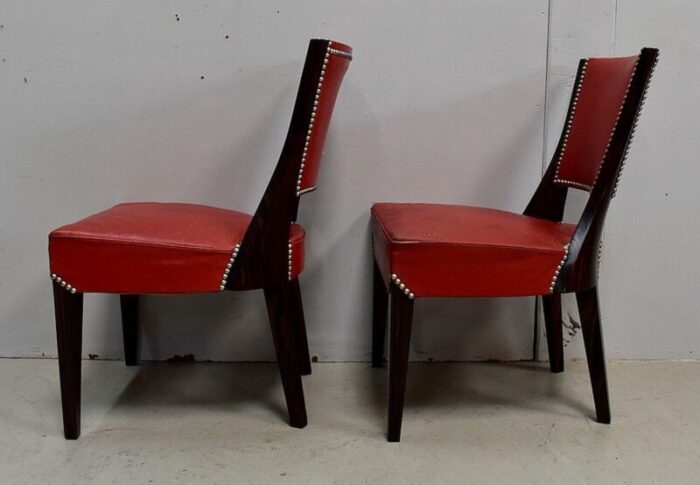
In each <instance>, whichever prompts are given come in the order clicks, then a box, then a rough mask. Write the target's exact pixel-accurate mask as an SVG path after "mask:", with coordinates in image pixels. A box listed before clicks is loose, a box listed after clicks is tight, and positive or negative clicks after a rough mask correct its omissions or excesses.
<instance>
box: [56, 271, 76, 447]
mask: <svg viewBox="0 0 700 485" xmlns="http://www.w3.org/2000/svg"><path fill="white" fill-rule="evenodd" d="M53 302H54V310H55V313H56V341H57V344H58V370H59V375H60V381H61V406H62V408H63V433H64V435H65V437H66V439H69V440H75V439H78V437H79V436H80V364H81V362H80V354H81V352H82V345H83V294H82V293H75V294H73V293H71V292H70V291H67V290H66V289H65V288H63V287H62V286H61V285H60V284H58V283H56V282H54V283H53Z"/></svg>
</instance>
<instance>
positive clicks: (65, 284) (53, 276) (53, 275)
mask: <svg viewBox="0 0 700 485" xmlns="http://www.w3.org/2000/svg"><path fill="white" fill-rule="evenodd" d="M51 279H52V280H54V281H55V282H56V283H58V284H59V285H61V288H65V289H66V291H70V292H71V293H72V294H74V295H75V294H76V293H77V292H78V289H77V288H76V287H75V286H73V285H70V284H68V282H67V281H66V280H64V279H62V278H61V277H60V276H57V275H56V273H51Z"/></svg>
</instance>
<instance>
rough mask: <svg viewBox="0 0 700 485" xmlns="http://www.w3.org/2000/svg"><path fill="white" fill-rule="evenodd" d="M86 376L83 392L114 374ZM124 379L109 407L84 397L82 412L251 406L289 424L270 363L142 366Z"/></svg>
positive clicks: (277, 378) (281, 395)
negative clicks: (119, 390) (123, 383)
mask: <svg viewBox="0 0 700 485" xmlns="http://www.w3.org/2000/svg"><path fill="white" fill-rule="evenodd" d="M132 369H134V368H133V367H132V368H128V370H129V371H131V370H132ZM85 377H86V379H85V382H84V385H85V389H86V390H87V389H90V388H91V387H92V386H95V387H94V388H99V387H100V385H99V382H104V379H105V378H110V377H113V376H112V375H109V376H107V375H104V373H103V372H101V371H100V370H96V371H91V372H89V375H86V376H85ZM126 379H128V382H127V383H126V385H125V386H124V387H123V389H122V390H121V392H119V394H118V395H117V397H116V399H114V400H112V401H111V402H110V403H104V402H99V401H101V399H99V398H98V399H97V402H96V401H94V400H92V399H90V398H91V396H89V395H86V396H85V398H86V399H84V400H83V406H84V410H85V411H86V413H91V414H92V413H94V412H95V411H96V410H99V409H101V410H102V411H104V410H105V409H107V408H109V411H108V412H110V413H112V412H115V411H120V410H121V411H129V412H131V411H133V412H138V409H139V408H144V409H148V410H149V411H151V410H152V409H154V408H156V409H157V408H163V409H165V410H173V409H188V410H189V411H191V412H193V413H197V412H204V411H206V410H211V409H212V408H213V409H215V410H225V411H227V412H230V413H232V414H235V413H236V412H238V411H240V410H242V409H244V408H248V407H249V406H248V404H250V408H256V409H260V408H261V407H262V408H263V409H265V410H266V411H268V412H269V414H270V416H271V418H270V419H271V420H279V422H280V423H281V424H284V423H286V421H287V409H286V406H285V403H284V395H283V393H282V389H281V386H280V384H279V370H278V368H277V366H276V365H275V364H274V363H236V364H230V363H209V362H194V363H189V362H188V363H168V362H153V363H149V362H145V363H142V364H140V365H139V366H138V368H137V369H136V371H135V373H133V374H132V375H131V377H125V380H126ZM90 381H94V382H90ZM91 401H92V402H91ZM105 404H106V405H105Z"/></svg>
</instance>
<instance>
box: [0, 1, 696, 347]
mask: <svg viewBox="0 0 700 485" xmlns="http://www.w3.org/2000/svg"><path fill="white" fill-rule="evenodd" d="M578 3H580V2H574V1H570V0H567V1H566V2H552V5H551V7H550V5H549V4H548V2H547V1H546V0H539V1H530V2H521V1H517V0H512V1H502V2H490V1H488V0H482V1H470V2H464V1H459V0H455V1H450V2H441V3H440V4H439V7H436V6H435V5H436V4H435V3H433V2H411V3H410V4H406V3H405V2H371V1H360V2H352V4H350V3H348V2H339V1H334V2H321V1H314V2H311V1H310V2H304V5H303V8H302V7H299V6H298V2H291V1H287V2H272V1H260V2H241V4H240V5H232V4H231V3H230V2H224V1H222V0H211V1H208V2H185V1H183V0H176V1H167V2H166V1H154V2H147V3H144V2H136V1H133V0H132V1H127V2H120V3H119V4H118V5H117V4H115V3H114V2H108V1H106V0H93V1H89V2H88V1H84V2H77V1H76V2H71V3H70V4H69V5H65V4H62V5H59V4H56V3H55V2H54V3H52V2H45V1H44V2H33V3H25V4H22V5H20V4H19V3H15V4H11V5H9V6H6V7H5V9H4V11H3V12H2V13H1V15H2V17H1V18H0V24H2V25H3V27H1V28H0V56H2V59H3V60H2V62H1V63H0V89H1V90H2V93H3V96H2V98H1V99H2V107H1V108H2V109H1V110H0V112H1V113H2V115H1V116H0V146H2V147H3V148H4V153H3V163H2V170H0V207H2V210H0V274H1V275H2V278H0V335H1V336H2V337H1V338H0V356H35V357H36V356H54V355H55V337H54V329H53V318H52V317H53V315H52V302H51V285H50V282H49V280H48V261H47V256H46V235H47V234H48V232H49V231H50V230H51V229H53V228H54V227H57V226H58V225H61V224H63V223H66V222H69V221H73V220H76V219H78V218H81V217H84V216H86V215H88V214H90V213H93V212H95V211H98V210H101V209H104V208H107V207H109V206H111V205H113V204H115V203H118V202H120V201H127V200H158V201H168V200H177V201H187V202H196V203H205V204H212V205H219V206H224V207H231V208H237V209H240V210H247V211H252V210H254V208H255V206H256V204H257V202H258V200H259V197H260V195H261V193H262V190H263V189H264V186H265V184H266V182H267V180H268V177H269V176H270V173H271V171H272V168H273V166H274V163H275V162H276V159H277V156H278V154H279V149H280V147H281V144H282V141H283V139H284V136H285V131H286V128H287V125H288V122H289V116H290V114H291V109H292V104H293V100H294V96H295V92H296V87H297V83H298V78H299V74H300V69H301V62H302V60H303V55H304V52H305V49H306V43H307V41H308V38H310V37H312V36H316V37H332V38H335V39H337V40H340V41H343V42H347V43H349V44H350V45H352V46H353V47H354V48H355V53H356V56H355V60H354V61H353V63H352V65H351V67H350V70H349V72H348V75H347V77H346V82H345V84H344V86H343V89H342V90H341V94H340V97H339V101H338V104H337V107H336V116H335V118H334V120H333V125H332V129H331V133H330V136H329V141H328V144H327V148H326V152H325V157H324V165H323V170H322V173H321V186H320V188H319V190H318V191H317V192H315V193H313V194H311V195H308V196H306V197H305V198H304V199H303V200H302V207H301V213H300V220H301V221H302V223H304V225H305V226H306V227H307V234H308V246H307V249H308V263H307V269H306V272H305V273H304V275H302V277H301V283H302V287H303V294H304V298H305V305H306V314H307V324H308V327H309V328H308V330H309V338H310V345H311V351H312V354H314V355H317V356H318V357H319V359H320V360H364V359H367V358H368V356H369V328H370V305H371V295H370V283H371V273H370V261H371V259H370V246H369V225H368V221H369V216H368V208H369V206H370V204H371V203H372V202H373V201H379V200H389V201H401V200H423V201H434V202H451V203H467V204H478V205H488V206H493V207H499V208H504V209H509V210H514V211H520V210H522V208H523V207H524V206H525V204H526V203H527V200H528V199H529V196H530V194H531V193H532V191H533V190H534V187H535V186H536V184H537V181H538V179H539V177H540V175H541V171H542V163H543V159H547V160H548V157H549V156H550V155H551V152H552V150H553V145H554V143H555V142H556V140H555V138H556V136H558V133H559V131H560V127H561V120H562V119H563V115H564V107H565V104H566V101H567V99H568V95H569V92H570V89H571V80H572V77H571V76H573V74H574V73H575V66H576V62H577V59H578V58H579V57H582V56H587V55H609V54H613V53H619V54H622V53H632V52H635V51H637V50H638V48H639V47H640V46H641V45H646V44H649V45H655V46H658V47H660V48H661V49H662V59H661V65H660V67H659V71H658V74H657V76H656V78H655V80H654V87H653V89H652V91H651V93H650V99H649V102H648V103H647V106H646V108H645V113H644V119H643V121H642V123H641V125H640V128H639V132H638V136H637V145H636V146H635V148H634V149H633V151H632V154H631V156H630V160H629V162H628V165H629V168H628V169H627V170H626V171H625V178H624V180H623V184H622V187H621V190H620V194H619V196H618V197H617V198H616V199H615V203H614V205H613V210H612V211H611V214H610V219H609V220H610V223H609V225H608V227H609V229H608V231H607V232H606V243H605V256H604V260H605V267H604V269H603V273H602V276H601V278H602V281H601V285H602V287H603V288H604V294H603V305H604V318H605V319H606V324H608V325H607V327H606V337H607V343H608V352H609V354H610V356H611V357H616V358H638V357H649V358H684V357H689V356H690V357H692V354H691V352H693V351H695V352H697V351H698V350H699V349H698V347H699V344H698V342H700V330H698V329H697V328H693V327H695V325H693V323H694V320H693V312H694V311H696V310H697V309H698V304H697V299H693V298H692V297H691V295H690V293H689V290H683V288H690V287H691V284H692V280H691V278H692V265H691V264H689V260H688V258H689V257H690V251H691V248H692V247H693V244H692V241H693V239H695V240H697V231H693V230H692V229H690V230H688V229H686V230H685V231H684V233H683V234H681V235H677V234H674V233H673V232H672V231H671V227H672V226H678V225H680V224H682V223H684V222H685V221H686V220H688V219H689V218H690V217H689V216H692V211H693V210H694V209H695V208H697V207H698V201H697V195H696V194H695V192H694V191H692V190H691V187H690V183H691V180H692V179H693V177H692V176H685V177H683V176H679V175H680V173H682V169H683V168H686V165H688V166H687V170H689V171H690V174H694V173H695V174H696V173H697V171H696V170H695V169H694V167H691V166H689V164H690V161H691V160H692V159H691V158H690V157H689V156H687V155H689V153H690V152H691V150H692V146H693V145H692V144H693V143H697V142H695V141H694V139H693V138H692V137H690V138H685V137H683V130H684V129H685V130H689V126H690V125H688V124H685V123H682V122H681V121H680V119H676V118H675V117H674V116H671V114H674V115H677V114H678V113H682V112H686V111H687V109H686V110H683V109H680V108H681V106H678V107H676V106H675V104H680V103H683V107H689V103H696V104H697V97H694V96H692V93H691V91H690V86H689V83H690V79H691V77H690V73H693V72H697V66H688V65H687V63H688V62H697V61H696V60H695V58H697V56H694V55H693V54H695V53H697V52H696V50H697V49H696V50H695V51H692V52H691V48H689V47H684V46H692V45H694V42H693V40H694V39H695V34H694V32H693V31H692V30H691V28H692V27H691V26H692V19H693V18H697V13H698V12H697V7H695V6H694V5H693V4H691V3H690V2H687V4H686V3H681V2H674V3H672V5H671V6H670V7H669V8H667V9H665V11H664V12H663V13H662V15H664V16H667V17H668V19H666V20H665V21H664V22H658V16H659V14H660V13H659V12H658V8H654V6H653V2H648V3H644V4H641V3H640V4H639V6H638V4H637V2H631V1H629V2H625V1H621V0H618V1H617V2H614V1H608V2H602V1H596V2H593V3H588V4H587V5H586V6H583V7H582V6H579V5H578ZM689 11H690V12H689ZM693 14H694V15H695V17H693ZM227 36H228V38H227ZM666 51H669V52H668V53H667V52H666ZM683 93H686V94H687V95H688V96H690V99H688V98H685V99H684V98H683V97H682V96H681V95H682V94H683ZM686 127H688V128H686ZM674 151H678V152H682V153H673V152H674ZM662 155H663V157H662ZM669 155H672V156H670V157H669ZM661 160H663V161H666V160H669V161H671V163H674V164H678V166H677V167H669V168H667V166H664V165H662V164H661V163H659V161H661ZM438 188H439V189H438ZM666 193H668V194H669V195H668V196H666V195H664V194H666ZM642 217H644V218H645V219H648V221H649V222H648V223H647V224H639V223H636V224H635V222H636V221H639V220H643V219H641V218H642ZM650 254H652V255H655V256H654V258H649V255H650ZM650 259H652V261H653V264H651V265H649V264H645V263H646V262H647V261H649V260H650ZM652 283H653V284H652ZM684 291H685V292H684ZM654 297H655V298H654ZM661 302H663V303H661ZM85 304H86V308H85V335H84V346H83V349H84V354H85V355H87V354H97V355H99V356H100V358H120V356H121V351H122V349H121V333H120V323H119V314H118V301H117V298H116V297H113V296H107V295H89V296H88V297H86V302H85ZM662 311H664V312H666V313H661V312H662ZM574 313H575V312H574ZM534 314H535V304H534V299H532V298H514V299H501V300H478V299H477V300H462V301H458V300H447V301H445V300H426V301H420V302H419V303H418V304H417V306H416V323H415V326H414V338H413V351H414V358H417V359H429V358H434V359H439V360H441V359H449V360H464V359H526V358H529V357H530V356H531V355H532V332H533V316H534ZM141 317H142V320H143V328H142V333H143V335H142V341H143V346H142V357H143V358H146V359H150V358H153V359H164V358H168V357H170V356H171V355H173V354H184V353H193V354H195V356H196V357H197V358H198V359H213V360H266V359H270V358H271V357H272V355H273V352H272V346H271V339H270V335H269V327H268V324H267V317H266V313H265V309H264V302H263V298H262V295H261V294H260V293H259V292H248V293H239V294H229V293H226V294H214V295H198V296H190V297H178V298H173V297H148V298H146V299H145V302H144V308H143V310H142V315H141ZM574 318H575V315H574ZM660 321H661V322H664V325H663V326H662V325H659V322H660ZM671 329H673V331H671ZM578 340H580V337H579V336H578V335H576V336H574V338H573V342H572V346H571V347H570V348H573V349H574V352H570V355H577V352H579V351H580V349H579V348H578V344H579V343H580V342H578ZM541 350H543V351H545V352H546V350H544V349H541Z"/></svg>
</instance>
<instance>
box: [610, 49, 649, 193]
mask: <svg viewBox="0 0 700 485" xmlns="http://www.w3.org/2000/svg"><path fill="white" fill-rule="evenodd" d="M658 60H659V56H658V54H657V56H656V58H655V59H654V64H652V66H651V71H650V72H649V79H648V80H647V82H646V84H645V85H644V92H643V93H642V100H641V102H640V103H639V109H638V110H637V114H636V116H635V117H634V124H633V125H632V131H631V132H630V138H629V141H628V142H627V146H625V154H624V155H623V156H622V163H621V164H620V170H619V171H618V172H617V178H616V179H615V185H614V186H613V191H612V195H611V196H610V198H613V197H615V196H616V195H617V186H618V185H619V184H620V177H621V176H622V170H624V168H625V161H627V155H628V153H629V147H630V145H631V144H632V140H633V139H634V132H635V131H636V129H637V123H638V122H639V115H640V113H641V112H642V108H644V103H645V102H646V100H647V88H648V87H649V84H650V83H651V78H652V76H653V75H654V71H655V70H656V63H657V62H658Z"/></svg>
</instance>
